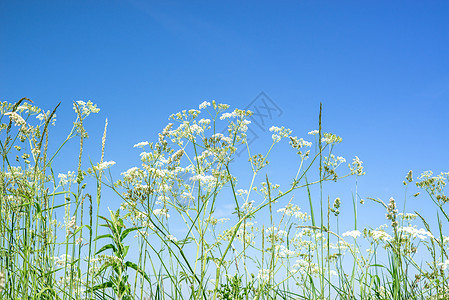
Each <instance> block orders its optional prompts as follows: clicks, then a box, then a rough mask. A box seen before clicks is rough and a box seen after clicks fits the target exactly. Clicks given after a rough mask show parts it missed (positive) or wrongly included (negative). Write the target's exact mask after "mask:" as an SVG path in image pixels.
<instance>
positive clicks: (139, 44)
mask: <svg viewBox="0 0 449 300" xmlns="http://www.w3.org/2000/svg"><path fill="white" fill-rule="evenodd" d="M448 16H449V2H448V1H142V0H129V1H1V2H0V99H1V100H8V101H10V102H14V101H16V100H18V99H20V98H22V97H28V98H31V99H32V100H33V101H34V102H35V103H36V104H37V105H39V106H41V107H44V108H46V109H51V108H53V107H54V106H55V105H56V104H57V103H58V102H59V101H61V102H62V105H61V107H60V108H59V110H58V113H57V114H58V121H57V126H56V128H54V132H55V134H56V135H57V136H60V137H61V139H62V135H58V134H62V132H65V131H67V130H68V129H69V128H70V126H71V122H72V121H73V116H74V115H73V111H72V109H71V106H72V101H76V100H84V101H87V100H92V101H93V102H94V103H96V104H98V106H99V107H100V108H101V112H100V114H99V115H98V116H93V118H91V121H90V122H89V123H88V124H87V129H88V131H89V133H90V137H91V140H90V141H89V142H90V143H91V144H92V146H89V147H92V149H93V150H92V151H91V152H90V153H89V155H90V156H91V158H92V159H93V160H98V159H99V150H98V144H99V140H100V138H101V134H102V131H103V122H104V119H105V118H106V117H107V118H108V119H109V130H108V142H107V143H108V144H107V147H108V148H107V150H106V160H115V161H117V165H116V166H114V168H115V170H117V173H118V172H119V171H124V170H126V169H128V168H129V167H131V166H134V165H136V164H137V163H138V150H136V149H133V148H132V146H133V145H134V144H135V143H137V142H140V141H142V140H154V139H155V138H156V134H157V132H159V131H160V130H161V129H162V128H163V127H164V126H165V125H166V123H167V122H168V116H169V115H170V114H171V113H175V112H177V111H179V110H181V109H185V108H197V106H198V104H199V103H201V102H202V101H205V100H207V101H210V100H212V99H215V100H217V101H218V102H223V103H228V104H230V105H231V107H233V108H234V107H239V108H245V107H246V106H247V105H249V104H250V103H251V101H253V99H254V98H255V97H256V96H257V95H258V94H259V93H260V92H261V91H264V92H265V93H266V94H267V95H268V96H269V97H270V98H271V99H272V101H273V102H274V103H275V104H276V105H277V106H278V107H279V109H280V110H281V111H282V114H281V115H280V116H279V115H278V114H277V115H273V117H272V118H271V119H266V121H267V122H266V124H265V125H264V126H266V127H263V128H257V127H255V130H256V133H257V134H258V136H259V137H260V139H259V140H260V141H262V140H263V137H265V138H266V137H268V139H269V135H268V133H267V132H266V129H267V128H269V127H270V126H271V125H285V126H286V127H289V128H291V129H293V130H294V133H295V134H297V135H298V136H303V137H305V138H306V139H307V138H309V137H307V135H306V133H307V132H308V131H309V130H312V129H316V128H317V119H318V111H319V103H320V102H322V103H323V108H324V110H323V127H324V129H325V130H327V131H332V132H335V133H336V134H338V135H340V136H342V137H343V143H342V144H341V145H340V146H339V147H338V148H336V151H337V152H336V153H338V154H340V155H343V156H345V157H346V158H347V159H348V160H350V159H351V158H352V157H353V156H354V155H358V156H359V157H360V159H361V160H362V161H364V163H365V171H366V173H367V175H366V176H365V177H363V178H361V179H360V181H359V192H360V195H361V196H362V197H367V196H371V197H379V198H381V199H383V200H385V201H387V200H388V198H389V197H390V196H393V197H395V198H398V199H402V198H403V196H402V195H403V187H402V180H403V178H404V177H405V175H406V174H407V172H408V170H410V169H413V170H414V171H415V176H416V175H418V174H419V173H420V172H422V171H425V170H428V169H432V170H434V171H435V172H436V173H439V172H441V171H448V170H449V156H448V154H447V153H448V149H449V138H448V129H449V17H448ZM264 130H265V131H264ZM254 145H255V146H257V145H258V143H257V142H256V143H255V144H254ZM70 147H72V148H70ZM70 147H69V148H68V149H67V150H66V151H67V153H68V152H70V151H72V150H73V152H74V153H77V148H78V145H77V143H76V142H74V143H72V144H71V146H70ZM64 153H66V152H64ZM281 154H282V152H281ZM274 155H275V156H276V155H277V158H276V159H275V161H276V163H277V165H278V167H277V169H276V168H274V169H273V172H274V173H273V174H281V173H282V168H283V167H282V166H283V165H288V164H289V162H288V161H286V160H283V159H282V157H283V155H280V153H279V152H278V154H276V152H275V153H274ZM63 171H65V170H63ZM276 172H277V173H276ZM348 187H349V189H353V187H354V184H353V181H351V182H350V184H349V185H348ZM342 193H343V192H342ZM345 197H346V198H345ZM347 197H348V196H347V195H344V196H343V200H344V199H347V200H349V198H347ZM425 199H426V198H425V197H422V198H419V199H418V198H417V199H413V200H410V203H411V206H410V207H411V209H412V210H413V209H416V207H418V208H419V209H427V207H429V206H428V205H427V204H428V203H430V202H428V201H426V200H425ZM346 203H348V202H346ZM344 205H347V208H348V209H349V210H351V209H350V207H351V206H350V205H348V204H344ZM370 205H371V204H370ZM111 206H113V205H111ZM300 206H301V204H300ZM366 212H367V213H368V214H367V218H369V216H370V214H369V210H367V211H366ZM348 213H350V211H349V212H348ZM429 213H432V212H430V211H429ZM378 216H380V217H383V213H380V214H378ZM383 222H385V221H384V220H379V221H378V222H377V221H376V223H377V224H381V223H383Z"/></svg>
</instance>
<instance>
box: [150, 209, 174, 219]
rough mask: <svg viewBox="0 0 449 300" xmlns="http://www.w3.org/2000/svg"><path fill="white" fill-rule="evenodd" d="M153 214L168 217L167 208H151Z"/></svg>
mask: <svg viewBox="0 0 449 300" xmlns="http://www.w3.org/2000/svg"><path fill="white" fill-rule="evenodd" d="M153 214H155V215H156V216H164V217H166V218H167V219H168V218H170V215H169V214H168V208H156V209H155V210H153Z"/></svg>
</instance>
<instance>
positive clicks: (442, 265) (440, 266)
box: [437, 259, 449, 271]
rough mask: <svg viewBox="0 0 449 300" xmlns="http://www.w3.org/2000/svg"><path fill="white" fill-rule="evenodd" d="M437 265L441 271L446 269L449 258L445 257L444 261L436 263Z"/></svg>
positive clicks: (448, 265) (448, 264)
mask: <svg viewBox="0 0 449 300" xmlns="http://www.w3.org/2000/svg"><path fill="white" fill-rule="evenodd" d="M437 266H438V267H439V268H440V269H441V271H444V270H446V269H447V267H449V259H446V261H444V262H441V263H439V264H437Z"/></svg>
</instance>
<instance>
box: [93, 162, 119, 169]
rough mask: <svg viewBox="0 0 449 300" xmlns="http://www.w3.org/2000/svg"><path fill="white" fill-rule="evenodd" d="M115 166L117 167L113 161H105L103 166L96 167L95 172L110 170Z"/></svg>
mask: <svg viewBox="0 0 449 300" xmlns="http://www.w3.org/2000/svg"><path fill="white" fill-rule="evenodd" d="M113 165H115V161H112V160H111V161H105V162H102V163H101V164H98V165H96V166H94V170H96V171H101V170H104V169H108V168H109V167H111V166H113Z"/></svg>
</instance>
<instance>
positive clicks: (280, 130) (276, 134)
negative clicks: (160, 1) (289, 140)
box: [270, 126, 292, 143]
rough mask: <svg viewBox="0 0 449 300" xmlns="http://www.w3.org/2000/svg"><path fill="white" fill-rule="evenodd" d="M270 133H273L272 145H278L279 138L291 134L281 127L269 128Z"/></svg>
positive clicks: (288, 130)
mask: <svg viewBox="0 0 449 300" xmlns="http://www.w3.org/2000/svg"><path fill="white" fill-rule="evenodd" d="M270 131H271V132H274V133H273V135H272V136H271V137H272V139H273V142H274V143H278V142H279V141H280V140H281V138H286V137H288V136H289V135H290V134H291V133H292V131H291V130H290V129H288V128H284V126H282V127H281V128H279V127H277V126H271V127H270Z"/></svg>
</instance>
